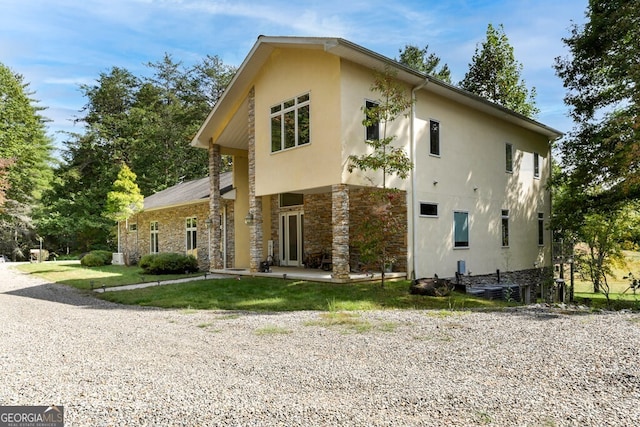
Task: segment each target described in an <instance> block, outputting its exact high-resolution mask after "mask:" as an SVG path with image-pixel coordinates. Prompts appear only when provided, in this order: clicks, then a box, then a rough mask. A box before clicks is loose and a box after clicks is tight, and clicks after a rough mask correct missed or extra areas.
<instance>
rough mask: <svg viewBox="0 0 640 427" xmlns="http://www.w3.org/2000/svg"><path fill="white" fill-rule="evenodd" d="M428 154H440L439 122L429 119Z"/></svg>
mask: <svg viewBox="0 0 640 427" xmlns="http://www.w3.org/2000/svg"><path fill="white" fill-rule="evenodd" d="M429 154H432V155H434V156H439V155H440V123H438V122H436V121H434V120H430V121H429Z"/></svg>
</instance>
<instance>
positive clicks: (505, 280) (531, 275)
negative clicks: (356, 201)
mask: <svg viewBox="0 0 640 427" xmlns="http://www.w3.org/2000/svg"><path fill="white" fill-rule="evenodd" d="M449 279H450V280H451V281H452V282H454V283H456V278H455V277H452V278H449ZM551 279H553V267H543V268H530V269H527V270H519V271H501V272H500V282H498V273H497V271H496V272H495V273H492V274H480V275H475V276H472V275H463V276H460V284H462V285H464V286H465V287H467V288H472V287H475V286H483V285H496V284H498V283H501V284H513V285H520V286H528V287H529V289H530V292H531V294H530V298H531V301H535V297H536V295H537V294H538V293H539V292H540V289H541V285H542V284H544V283H545V282H548V281H549V280H551Z"/></svg>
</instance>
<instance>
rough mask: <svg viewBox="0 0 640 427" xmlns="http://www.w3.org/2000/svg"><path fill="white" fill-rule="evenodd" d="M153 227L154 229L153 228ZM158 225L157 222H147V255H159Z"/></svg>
mask: <svg viewBox="0 0 640 427" xmlns="http://www.w3.org/2000/svg"><path fill="white" fill-rule="evenodd" d="M154 225H155V228H154ZM159 237H160V224H159V223H158V221H150V222H149V253H150V254H157V253H160V241H159ZM154 246H155V247H154Z"/></svg>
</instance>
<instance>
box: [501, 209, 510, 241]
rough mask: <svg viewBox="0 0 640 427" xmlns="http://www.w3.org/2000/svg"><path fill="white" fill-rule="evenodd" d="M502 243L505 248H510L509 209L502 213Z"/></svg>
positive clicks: (503, 210)
mask: <svg viewBox="0 0 640 427" xmlns="http://www.w3.org/2000/svg"><path fill="white" fill-rule="evenodd" d="M500 243H501V245H502V247H503V248H508V247H509V209H502V211H501V213H500Z"/></svg>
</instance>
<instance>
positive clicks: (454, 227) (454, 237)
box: [453, 210, 471, 249]
mask: <svg viewBox="0 0 640 427" xmlns="http://www.w3.org/2000/svg"><path fill="white" fill-rule="evenodd" d="M456 214H465V215H466V219H467V241H466V246H462V245H458V244H457V242H456ZM470 228H471V227H470V226H469V211H463V210H454V211H453V249H469V248H470V247H471V232H470ZM462 243H464V242H462Z"/></svg>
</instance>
